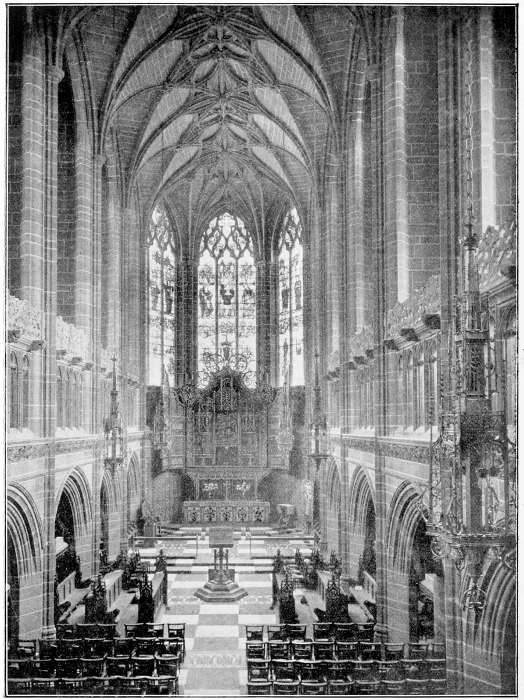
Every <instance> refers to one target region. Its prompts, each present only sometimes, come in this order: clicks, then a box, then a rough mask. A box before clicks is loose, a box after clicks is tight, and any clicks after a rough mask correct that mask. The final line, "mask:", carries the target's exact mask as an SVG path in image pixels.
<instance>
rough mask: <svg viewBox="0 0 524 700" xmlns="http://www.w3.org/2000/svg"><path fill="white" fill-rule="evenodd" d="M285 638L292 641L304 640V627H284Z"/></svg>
mask: <svg viewBox="0 0 524 700" xmlns="http://www.w3.org/2000/svg"><path fill="white" fill-rule="evenodd" d="M284 634H285V638H286V639H290V640H291V641H293V640H294V639H301V640H305V639H306V625H286V626H285V632H284Z"/></svg>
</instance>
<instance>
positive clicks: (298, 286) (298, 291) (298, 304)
mask: <svg viewBox="0 0 524 700" xmlns="http://www.w3.org/2000/svg"><path fill="white" fill-rule="evenodd" d="M301 308H302V281H301V280H299V279H298V280H296V282H295V309H296V310H297V311H300V310H301Z"/></svg>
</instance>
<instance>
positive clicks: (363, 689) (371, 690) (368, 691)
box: [355, 678, 380, 695]
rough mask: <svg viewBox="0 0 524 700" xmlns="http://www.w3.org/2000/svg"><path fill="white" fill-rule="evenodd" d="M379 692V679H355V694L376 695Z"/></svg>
mask: <svg viewBox="0 0 524 700" xmlns="http://www.w3.org/2000/svg"><path fill="white" fill-rule="evenodd" d="M379 692H380V681H378V680H375V679H372V678H370V679H369V680H358V679H357V680H356V681H355V695H378V694H379Z"/></svg>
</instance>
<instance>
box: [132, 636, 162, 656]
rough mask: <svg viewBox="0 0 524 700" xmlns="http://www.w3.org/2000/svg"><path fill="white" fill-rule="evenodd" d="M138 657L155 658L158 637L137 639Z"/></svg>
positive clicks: (136, 649) (136, 651)
mask: <svg viewBox="0 0 524 700" xmlns="http://www.w3.org/2000/svg"><path fill="white" fill-rule="evenodd" d="M135 639H136V647H135V653H136V655H137V656H153V655H154V653H155V649H156V645H157V639H158V638H157V637H135Z"/></svg>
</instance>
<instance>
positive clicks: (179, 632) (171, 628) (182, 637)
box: [167, 622, 186, 658]
mask: <svg viewBox="0 0 524 700" xmlns="http://www.w3.org/2000/svg"><path fill="white" fill-rule="evenodd" d="M167 636H168V637H169V638H170V639H176V640H177V641H178V642H180V643H181V645H182V649H181V654H182V658H184V657H185V655H186V623H185V622H177V623H173V622H168V624H167Z"/></svg>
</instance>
